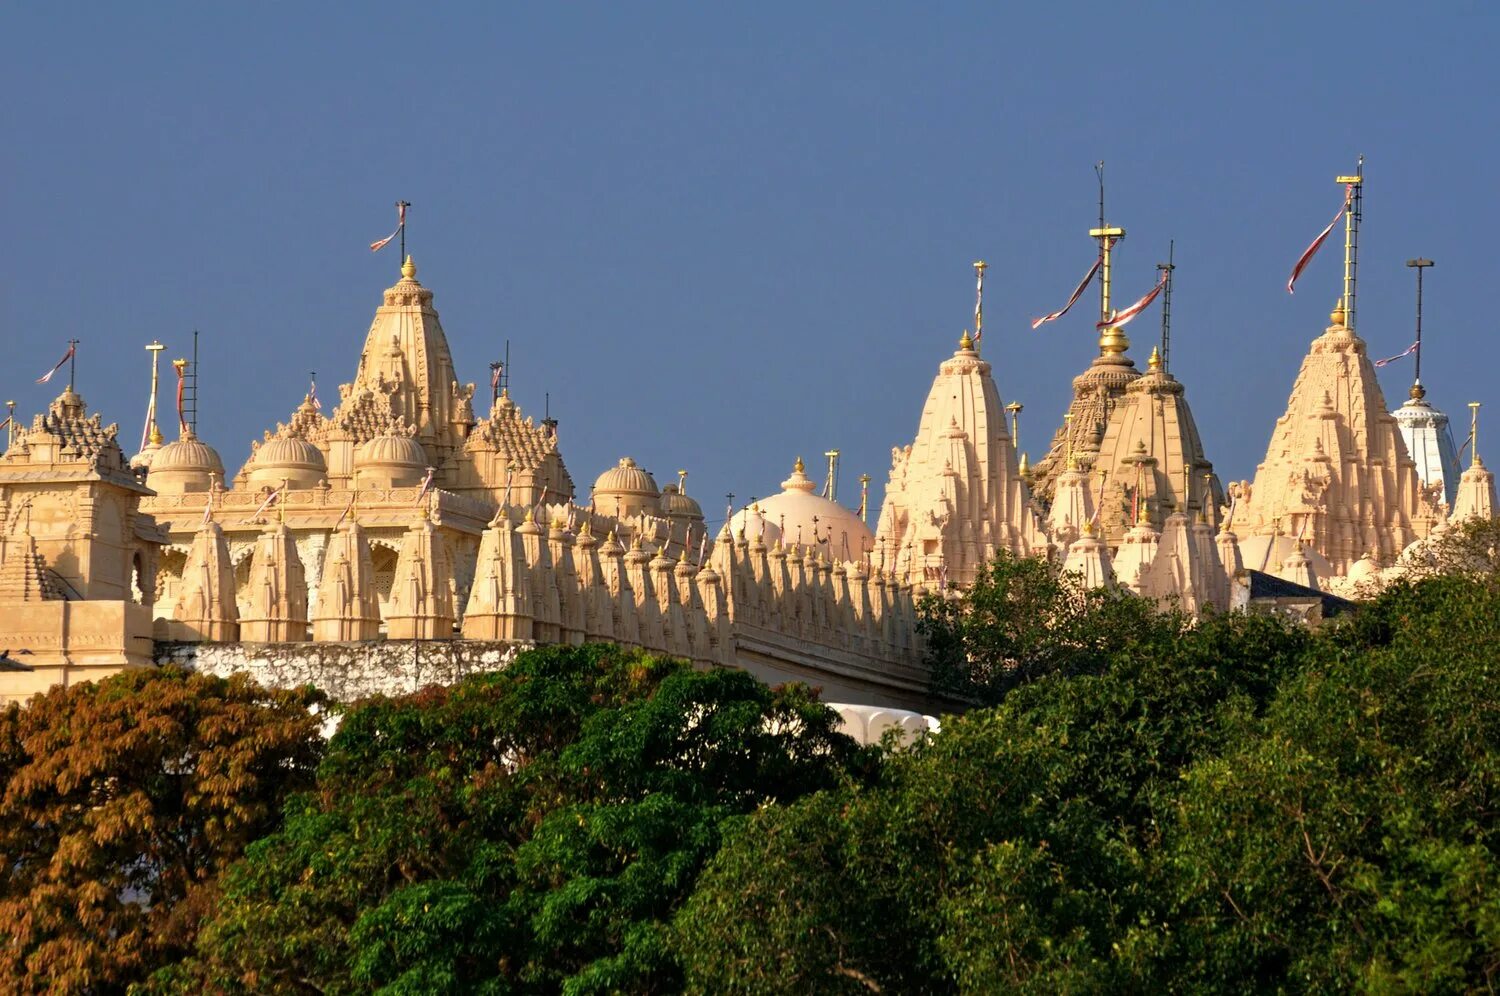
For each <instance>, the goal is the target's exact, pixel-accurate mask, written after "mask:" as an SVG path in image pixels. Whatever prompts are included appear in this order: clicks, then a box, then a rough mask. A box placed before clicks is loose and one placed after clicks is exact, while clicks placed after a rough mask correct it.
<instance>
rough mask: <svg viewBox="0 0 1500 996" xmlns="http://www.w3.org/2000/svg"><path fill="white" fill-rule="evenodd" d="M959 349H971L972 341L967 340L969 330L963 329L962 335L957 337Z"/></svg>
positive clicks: (972, 346)
mask: <svg viewBox="0 0 1500 996" xmlns="http://www.w3.org/2000/svg"><path fill="white" fill-rule="evenodd" d="M958 348H959V349H973V348H974V340H973V339H970V338H969V330H968V329H964V334H963V335H961V336H959V337H958Z"/></svg>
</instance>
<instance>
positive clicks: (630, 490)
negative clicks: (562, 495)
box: [594, 457, 661, 498]
mask: <svg viewBox="0 0 1500 996" xmlns="http://www.w3.org/2000/svg"><path fill="white" fill-rule="evenodd" d="M594 491H596V492H601V491H608V492H610V493H612V494H631V495H650V496H651V497H652V498H655V497H657V496H658V495H660V494H661V492H660V491H659V490H658V489H657V487H656V479H655V478H654V477H652V476H651V475H650V473H648V472H647V471H644V470H642V469H641V468H639V467H637V466H636V465H635V461H634V460H632V459H631V458H630V457H621V458H620V462H619V463H618V464H616V465H615V466H613V467H611V468H609V469H608V470H606V471H605V472H604V473H602V474H600V475H599V479H598V480H597V481H595V482H594Z"/></svg>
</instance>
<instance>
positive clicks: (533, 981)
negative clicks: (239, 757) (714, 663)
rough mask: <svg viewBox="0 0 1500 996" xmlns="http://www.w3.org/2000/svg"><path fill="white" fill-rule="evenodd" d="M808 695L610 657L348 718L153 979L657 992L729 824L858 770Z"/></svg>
mask: <svg viewBox="0 0 1500 996" xmlns="http://www.w3.org/2000/svg"><path fill="white" fill-rule="evenodd" d="M836 722H837V717H836V716H835V714H833V713H832V712H831V710H828V709H827V708H826V707H823V706H821V705H819V704H818V703H817V702H816V699H815V697H814V696H813V695H812V694H811V693H809V692H808V691H807V690H806V689H803V688H800V687H796V686H792V687H786V688H781V689H774V690H773V689H770V688H767V687H766V686H765V685H763V684H761V683H760V682H758V681H756V680H755V679H754V678H752V677H751V676H750V675H748V674H746V673H744V672H740V671H730V670H715V671H709V672H697V671H694V670H692V669H691V668H689V667H687V666H686V665H685V664H682V663H680V662H673V661H667V660H662V659H657V658H652V657H649V656H646V655H643V654H640V653H638V652H627V651H623V650H621V649H619V648H614V647H605V646H597V645H596V646H587V647H581V648H569V647H550V648H545V649H538V650H533V651H529V652H527V653H525V654H522V655H521V657H520V658H518V659H517V661H516V662H515V663H513V664H512V665H511V667H510V668H508V669H507V670H506V671H504V672H500V673H496V674H488V675H483V676H478V677H474V678H471V679H468V680H466V681H464V682H462V683H460V684H458V685H455V686H453V687H451V688H445V689H439V688H433V689H428V690H426V691H424V692H422V693H419V694H417V695H413V696H407V697H403V698H398V699H374V700H371V701H369V702H367V703H365V704H363V705H360V706H358V707H355V708H353V709H352V710H351V711H350V713H349V714H348V716H347V717H346V718H345V720H344V723H343V726H342V727H341V728H340V730H339V731H338V733H337V734H336V735H335V737H334V738H333V740H332V742H331V743H330V745H329V750H328V755H327V757H326V759H325V760H324V762H323V764H322V766H321V767H320V769H319V771H318V779H317V784H316V786H315V787H314V789H313V790H312V791H311V792H308V793H306V794H304V795H301V796H299V797H297V798H295V799H294V800H293V801H292V802H291V803H289V805H288V807H287V817H286V823H285V825H284V827H283V828H282V829H281V830H279V831H278V832H276V833H274V834H272V835H271V836H269V837H267V838H266V839H264V840H262V841H260V842H258V843H256V844H255V845H254V846H252V847H251V848H250V849H249V850H248V851H247V853H246V856H245V858H244V860H243V861H241V862H240V863H239V865H238V866H237V867H236V868H235V869H234V871H233V872H232V873H231V875H230V876H229V878H228V883H227V886H226V889H225V893H224V897H223V899H222V901H221V903H220V905H219V908H218V911H217V913H216V915H215V917H214V919H213V920H212V922H211V923H210V924H209V925H207V927H206V928H205V929H204V931H203V934H202V936H201V938H200V942H199V945H198V950H197V954H196V957H195V958H193V959H190V960H188V961H187V962H185V963H183V964H181V965H178V966H175V967H174V968H173V969H172V970H170V971H166V972H163V973H161V974H160V975H159V976H158V978H157V979H156V981H155V988H157V989H158V990H161V991H200V990H203V989H210V990H214V991H224V992H256V993H295V992H321V993H344V992H366V991H370V990H380V991H382V992H389V993H444V992H509V991H522V990H524V991H557V990H559V989H560V990H562V991H564V992H579V993H583V992H615V991H631V992H656V991H672V990H674V989H676V988H678V987H679V985H680V983H679V979H678V976H679V970H678V968H677V963H676V959H675V955H674V953H673V951H672V949H671V947H670V945H669V944H668V929H667V924H668V922H669V920H670V918H671V916H672V914H673V912H674V910H675V909H676V907H677V906H678V905H679V904H680V902H681V900H682V898H683V897H684V896H685V895H686V894H687V893H688V892H689V891H690V890H691V889H692V886H693V884H694V882H695V881H696V879H697V875H698V872H699V870H700V869H701V867H702V865H703V864H704V863H705V862H706V861H707V860H708V858H709V857H711V856H712V855H713V853H714V852H715V851H716V850H717V848H718V846H719V840H720V834H721V826H722V824H723V823H724V822H725V821H726V820H727V819H728V818H729V817H731V816H733V815H735V814H743V813H746V812H750V811H752V810H755V809H756V808H757V807H761V806H767V805H771V804H773V803H776V802H778V801H791V800H795V799H797V798H799V797H801V796H803V795H806V794H807V793H809V792H813V791H817V790H820V789H827V788H830V787H832V786H834V785H836V784H838V783H840V782H841V781H842V780H843V779H844V778H846V777H849V775H850V773H854V774H858V773H860V772H862V771H864V770H865V768H866V766H867V765H868V764H869V763H870V757H871V755H870V752H868V751H866V750H864V749H862V748H859V747H858V746H857V745H856V744H854V742H853V741H851V740H849V739H848V738H847V737H844V736H843V735H841V734H838V733H836V732H834V728H835V725H836Z"/></svg>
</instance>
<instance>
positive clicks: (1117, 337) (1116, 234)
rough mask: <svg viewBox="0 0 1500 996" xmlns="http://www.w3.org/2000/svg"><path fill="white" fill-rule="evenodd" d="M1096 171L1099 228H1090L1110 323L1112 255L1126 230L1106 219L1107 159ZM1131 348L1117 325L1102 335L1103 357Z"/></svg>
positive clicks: (1102, 310)
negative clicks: (1097, 251) (1105, 176)
mask: <svg viewBox="0 0 1500 996" xmlns="http://www.w3.org/2000/svg"><path fill="white" fill-rule="evenodd" d="M1094 172H1095V173H1096V174H1098V176H1099V227H1098V228H1091V229H1089V237H1090V238H1095V239H1098V240H1099V260H1100V266H1099V320H1100V321H1101V322H1107V321H1109V320H1110V319H1111V318H1112V317H1114V309H1113V308H1111V307H1110V304H1109V286H1110V253H1111V250H1112V249H1114V245H1115V243H1116V242H1119V241H1120V240H1121V239H1123V238H1124V237H1125V229H1123V228H1121V227H1119V226H1118V225H1109V224H1108V223H1106V222H1105V220H1104V160H1102V159H1101V160H1099V162H1098V163H1096V164H1095V166H1094ZM1129 348H1130V340H1129V339H1128V338H1126V336H1125V333H1124V332H1122V331H1120V330H1119V329H1118V328H1116V327H1115V326H1113V325H1111V326H1108V327H1107V328H1105V329H1104V330H1103V331H1102V332H1100V333H1099V355H1100V356H1108V355H1111V354H1115V355H1118V354H1120V353H1123V352H1125V350H1127V349H1129Z"/></svg>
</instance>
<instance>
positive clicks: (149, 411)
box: [141, 394, 156, 450]
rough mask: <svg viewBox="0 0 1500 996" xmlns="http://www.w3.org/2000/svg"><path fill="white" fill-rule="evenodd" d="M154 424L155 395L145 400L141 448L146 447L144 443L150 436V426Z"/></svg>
mask: <svg viewBox="0 0 1500 996" xmlns="http://www.w3.org/2000/svg"><path fill="white" fill-rule="evenodd" d="M155 424H156V395H154V394H153V395H152V396H151V400H150V401H148V402H146V424H145V425H143V426H141V449H142V450H144V449H145V448H146V443H147V441H148V440H150V438H151V427H152V426H153V425H155Z"/></svg>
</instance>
